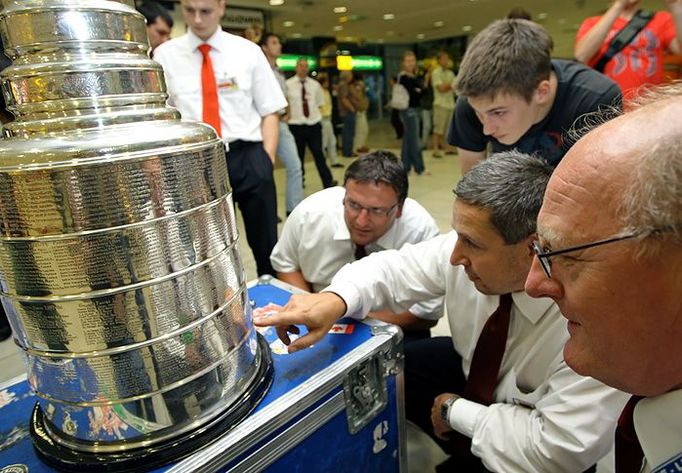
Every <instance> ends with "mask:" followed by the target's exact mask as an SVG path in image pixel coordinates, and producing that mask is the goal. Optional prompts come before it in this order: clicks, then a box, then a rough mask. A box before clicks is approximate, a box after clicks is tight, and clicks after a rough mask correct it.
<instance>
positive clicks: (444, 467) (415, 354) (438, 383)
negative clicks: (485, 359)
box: [404, 337, 488, 472]
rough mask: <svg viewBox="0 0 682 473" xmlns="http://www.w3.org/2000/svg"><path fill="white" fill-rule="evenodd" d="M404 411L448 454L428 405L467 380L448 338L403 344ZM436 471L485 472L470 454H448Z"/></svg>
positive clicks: (454, 391)
mask: <svg viewBox="0 0 682 473" xmlns="http://www.w3.org/2000/svg"><path fill="white" fill-rule="evenodd" d="M404 349H405V414H406V417H407V419H408V420H410V421H412V422H413V423H415V424H416V425H418V426H419V427H420V428H421V429H422V430H423V431H424V432H426V433H427V434H428V435H429V436H430V437H431V438H432V439H433V440H435V441H436V443H437V444H438V445H439V446H440V447H441V448H442V449H443V451H445V452H446V453H448V454H452V453H453V452H452V449H451V447H450V445H449V444H448V442H444V441H442V440H441V439H439V438H438V437H436V436H435V434H434V433H433V425H432V424H431V406H433V400H434V399H435V398H436V396H438V395H439V394H443V393H455V394H457V393H461V392H463V391H464V386H465V384H466V379H465V378H464V373H463V372H462V359H461V357H460V356H459V355H458V354H457V352H456V351H455V348H454V347H453V346H452V338H450V337H433V338H427V339H422V340H414V341H412V342H411V343H407V344H405V348H404ZM436 471H438V472H450V471H453V472H454V471H461V472H486V471H488V470H487V469H485V468H484V467H483V464H482V463H481V461H480V460H479V459H478V457H476V456H474V455H473V454H471V453H469V454H468V455H464V456H463V455H462V454H461V453H460V454H458V456H453V457H450V458H449V459H448V460H447V461H446V462H445V463H443V464H441V465H439V466H438V469H437V470H436Z"/></svg>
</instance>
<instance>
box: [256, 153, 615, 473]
mask: <svg viewBox="0 0 682 473" xmlns="http://www.w3.org/2000/svg"><path fill="white" fill-rule="evenodd" d="M551 172H552V169H551V167H550V166H549V165H548V164H546V163H544V162H543V161H542V160H540V159H537V158H534V157H530V156H527V155H523V154H520V153H518V152H507V153H502V154H497V155H493V156H492V157H491V158H490V159H488V160H486V161H483V162H481V163H479V164H478V165H477V166H476V167H474V168H473V169H472V170H471V171H470V172H469V173H468V174H466V175H465V176H464V177H463V178H462V180H461V181H460V182H459V184H458V185H457V187H456V189H455V196H456V198H455V202H454V205H453V220H452V221H453V224H452V226H453V228H454V231H453V232H451V233H449V234H447V235H442V236H439V237H436V238H434V239H432V240H430V241H427V242H423V243H419V244H415V245H406V246H404V247H403V248H402V249H400V250H399V251H397V250H387V251H383V252H380V253H376V254H372V255H370V256H368V257H366V258H363V259H362V260H360V261H357V262H355V263H353V264H351V265H347V266H345V267H344V268H343V269H341V271H339V273H338V274H337V275H336V276H335V277H334V279H333V280H332V284H331V285H330V286H329V287H328V288H326V289H325V290H324V291H323V292H321V293H319V294H315V295H311V296H293V297H292V299H291V300H290V302H289V304H288V305H287V306H286V307H285V308H284V309H283V311H281V312H280V313H278V314H274V315H272V316H270V317H262V318H256V319H255V320H254V322H255V324H256V325H260V326H264V325H276V326H278V333H279V335H280V338H282V340H283V341H284V342H285V343H287V344H289V342H290V339H289V336H288V332H289V331H291V330H292V328H291V327H292V326H291V324H305V325H306V326H307V327H308V333H307V334H306V335H304V336H302V337H300V338H298V339H297V340H295V341H294V342H291V343H290V345H289V350H290V351H296V350H299V349H302V348H304V347H307V346H309V345H310V344H312V343H315V342H316V341H317V340H319V339H320V338H322V337H323V336H324V335H325V334H326V333H327V331H328V330H329V328H330V327H331V326H332V325H333V324H334V322H335V321H336V320H337V319H338V318H339V317H341V316H344V315H345V316H348V317H353V318H358V319H362V318H363V317H364V316H365V314H367V313H368V312H369V311H371V310H375V309H377V308H384V307H385V308H389V309H391V310H393V311H396V312H397V311H400V310H405V308H406V307H409V306H410V305H411V304H414V303H415V302H419V301H422V300H425V299H430V298H434V297H437V296H445V304H446V313H447V315H448V319H449V323H450V329H451V331H452V339H450V338H448V337H441V338H433V339H430V340H421V341H416V342H413V343H412V344H410V345H408V346H407V347H406V348H405V391H406V396H405V399H406V412H407V418H408V419H409V420H411V421H412V422H414V423H415V424H417V425H418V426H420V427H421V428H422V429H423V430H424V431H425V432H427V433H429V434H430V435H432V436H433V437H435V440H436V441H437V442H438V443H439V444H440V445H441V447H443V448H444V450H445V451H446V452H448V453H449V454H451V455H452V456H451V458H450V459H449V460H448V461H446V462H445V463H444V464H442V465H440V466H439V467H438V471H455V470H457V471H467V472H470V471H487V470H492V471H499V472H510V471H551V472H564V471H565V472H580V471H583V470H586V469H588V468H590V467H591V466H592V465H593V464H594V463H596V461H597V460H598V459H599V458H601V457H602V456H603V455H605V454H606V453H607V452H608V451H609V449H610V447H611V445H612V443H613V437H612V436H613V431H614V428H615V422H616V417H617V415H618V412H620V409H621V408H622V406H623V405H624V404H625V401H626V396H625V395H624V394H623V393H620V392H618V391H616V390H614V389H611V388H608V387H606V386H604V385H603V384H601V383H599V382H598V381H595V380H594V379H592V378H585V377H582V376H580V375H578V374H576V373H575V372H574V371H573V370H571V369H570V368H569V367H568V366H566V364H565V363H564V361H563V356H562V353H561V345H562V344H563V343H564V342H565V341H566V340H567V338H568V334H567V333H566V328H565V324H564V322H563V321H562V318H561V315H560V313H559V309H558V307H557V306H556V305H555V304H553V303H552V301H551V300H550V299H542V300H533V299H531V298H530V297H529V296H528V295H527V294H526V293H525V292H523V285H524V281H525V279H526V275H527V274H528V270H529V268H530V265H531V262H532V261H533V251H532V249H531V247H530V245H531V242H532V241H533V240H534V239H535V221H536V218H537V213H538V211H539V209H540V206H541V203H542V196H543V193H544V190H545V186H546V184H547V181H548V180H549V177H550V175H551ZM294 331H296V330H294ZM484 468H485V469H484ZM486 469H487V470H486Z"/></svg>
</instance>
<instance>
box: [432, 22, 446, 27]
mask: <svg viewBox="0 0 682 473" xmlns="http://www.w3.org/2000/svg"><path fill="white" fill-rule="evenodd" d="M433 26H435V27H436V28H442V27H443V26H445V22H444V21H434V22H433Z"/></svg>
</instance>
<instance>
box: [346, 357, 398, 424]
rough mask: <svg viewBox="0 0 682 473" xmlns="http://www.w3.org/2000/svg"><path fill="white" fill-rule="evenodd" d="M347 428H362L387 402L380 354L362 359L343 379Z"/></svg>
mask: <svg viewBox="0 0 682 473" xmlns="http://www.w3.org/2000/svg"><path fill="white" fill-rule="evenodd" d="M343 392H344V397H345V401H346V416H347V417H348V430H349V432H350V433H351V434H355V433H357V432H359V431H360V430H362V428H363V427H365V426H366V425H367V424H368V423H369V422H370V421H371V420H372V419H374V417H375V416H376V415H377V414H378V413H379V412H381V411H382V410H383V409H384V407H386V404H387V403H388V393H387V390H386V378H385V377H384V363H383V360H382V356H381V355H375V356H372V357H371V358H368V359H366V360H364V361H362V362H361V363H360V364H359V365H357V366H356V367H355V368H353V369H352V370H351V371H350V372H349V373H348V375H346V378H345V379H344V381H343Z"/></svg>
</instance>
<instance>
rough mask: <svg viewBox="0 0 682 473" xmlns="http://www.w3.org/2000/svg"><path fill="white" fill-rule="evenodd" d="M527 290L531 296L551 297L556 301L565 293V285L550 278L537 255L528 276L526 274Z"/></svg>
mask: <svg viewBox="0 0 682 473" xmlns="http://www.w3.org/2000/svg"><path fill="white" fill-rule="evenodd" d="M525 289H526V292H527V293H528V295H529V296H531V297H551V298H552V299H554V300H555V301H556V300H558V299H561V298H562V297H563V294H564V290H563V286H562V285H561V284H560V283H559V282H558V281H557V280H556V279H552V278H548V277H547V275H546V274H545V272H544V271H543V270H542V267H541V266H540V261H538V258H537V256H536V257H533V262H532V263H531V266H530V271H529V272H528V276H526V285H525Z"/></svg>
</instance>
